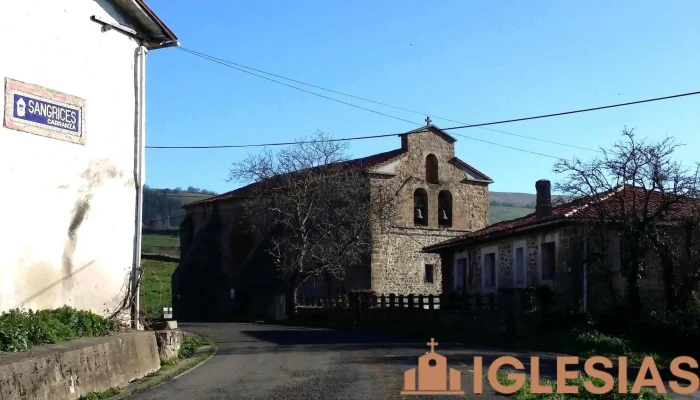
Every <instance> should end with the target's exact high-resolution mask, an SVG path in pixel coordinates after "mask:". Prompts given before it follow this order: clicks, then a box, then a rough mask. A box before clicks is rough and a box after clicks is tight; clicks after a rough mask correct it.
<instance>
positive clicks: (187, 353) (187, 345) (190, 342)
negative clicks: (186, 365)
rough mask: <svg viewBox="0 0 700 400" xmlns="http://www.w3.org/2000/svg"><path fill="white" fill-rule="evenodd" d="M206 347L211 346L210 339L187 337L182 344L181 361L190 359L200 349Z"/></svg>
mask: <svg viewBox="0 0 700 400" xmlns="http://www.w3.org/2000/svg"><path fill="white" fill-rule="evenodd" d="M206 345H211V341H209V340H208V339H203V338H198V337H195V336H190V335H186V336H185V337H184V338H183V339H182V343H181V344H180V359H185V358H190V357H192V356H194V353H195V352H196V351H197V349H198V348H200V347H202V346H206Z"/></svg>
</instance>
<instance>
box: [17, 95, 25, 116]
mask: <svg viewBox="0 0 700 400" xmlns="http://www.w3.org/2000/svg"><path fill="white" fill-rule="evenodd" d="M26 107H27V104H26V103H25V102H24V98H22V97H20V98H19V100H17V116H18V117H22V118H24V115H25V109H26Z"/></svg>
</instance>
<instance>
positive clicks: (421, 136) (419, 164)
mask: <svg viewBox="0 0 700 400" xmlns="http://www.w3.org/2000/svg"><path fill="white" fill-rule="evenodd" d="M402 146H403V147H404V148H405V149H406V150H407V151H406V153H404V154H403V155H402V156H401V157H400V159H399V160H398V161H396V162H395V163H396V165H395V167H394V169H393V171H392V175H391V176H381V177H375V178H373V179H374V181H373V186H376V187H383V188H390V190H391V191H392V192H394V193H395V194H396V198H397V203H396V207H397V211H398V212H397V216H396V218H395V220H394V221H392V223H391V226H390V227H389V228H388V229H386V228H385V229H380V228H379V227H375V229H374V231H373V235H372V261H371V265H372V287H371V289H372V290H373V291H375V292H378V293H387V294H388V293H397V294H401V293H403V294H408V293H424V294H439V293H441V291H442V284H441V282H442V273H441V270H442V267H441V261H440V257H439V256H438V255H436V254H426V253H422V251H421V250H422V248H423V247H425V246H428V245H432V244H435V243H439V242H442V241H445V240H447V239H450V238H452V237H455V236H460V235H464V234H465V233H467V232H471V231H475V230H478V229H481V228H483V227H485V226H486V225H487V224H488V220H489V201H488V182H483V181H480V182H477V181H475V180H472V179H469V175H468V173H469V172H468V171H465V169H464V167H461V168H460V165H459V164H458V163H455V162H454V157H455V155H454V142H453V141H452V140H450V139H449V137H445V136H444V135H441V134H439V133H437V132H436V131H435V130H429V131H424V132H417V133H411V134H408V135H406V136H404V138H403V140H402ZM430 154H432V155H434V156H435V157H436V158H437V161H438V164H437V165H438V173H437V175H438V183H428V181H427V179H426V158H427V157H428V155H430ZM477 173H478V171H477ZM484 180H488V178H487V177H486V179H484ZM417 189H424V190H425V191H426V192H427V198H428V204H427V217H428V218H427V220H428V222H427V226H415V225H414V212H415V209H414V200H413V196H414V192H415V191H416V190H417ZM442 191H448V192H449V193H450V194H451V199H452V202H451V203H452V204H451V208H452V212H451V222H452V223H451V226H450V227H441V226H440V225H439V223H438V221H439V220H438V212H439V211H438V195H439V193H440V192H442ZM426 265H433V281H432V282H426V279H425V273H426V267H425V266H426Z"/></svg>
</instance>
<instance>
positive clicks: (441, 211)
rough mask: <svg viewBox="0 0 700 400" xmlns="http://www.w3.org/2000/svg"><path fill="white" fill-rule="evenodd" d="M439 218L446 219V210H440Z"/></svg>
mask: <svg viewBox="0 0 700 400" xmlns="http://www.w3.org/2000/svg"><path fill="white" fill-rule="evenodd" d="M440 219H445V220H446V219H448V218H447V211H445V210H444V209H443V210H440Z"/></svg>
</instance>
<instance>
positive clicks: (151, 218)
mask: <svg viewBox="0 0 700 400" xmlns="http://www.w3.org/2000/svg"><path fill="white" fill-rule="evenodd" d="M215 195H216V193H215V192H212V191H209V190H203V189H198V188H195V187H192V186H190V187H188V188H187V189H184V190H183V189H182V188H175V189H154V188H150V187H148V186H145V187H144V191H143V225H144V227H145V228H150V229H171V228H177V227H178V226H180V223H181V222H182V220H183V217H182V215H183V214H184V213H185V210H183V209H182V206H183V205H184V204H187V203H191V202H193V201H197V200H201V199H206V198H208V197H211V196H215Z"/></svg>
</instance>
